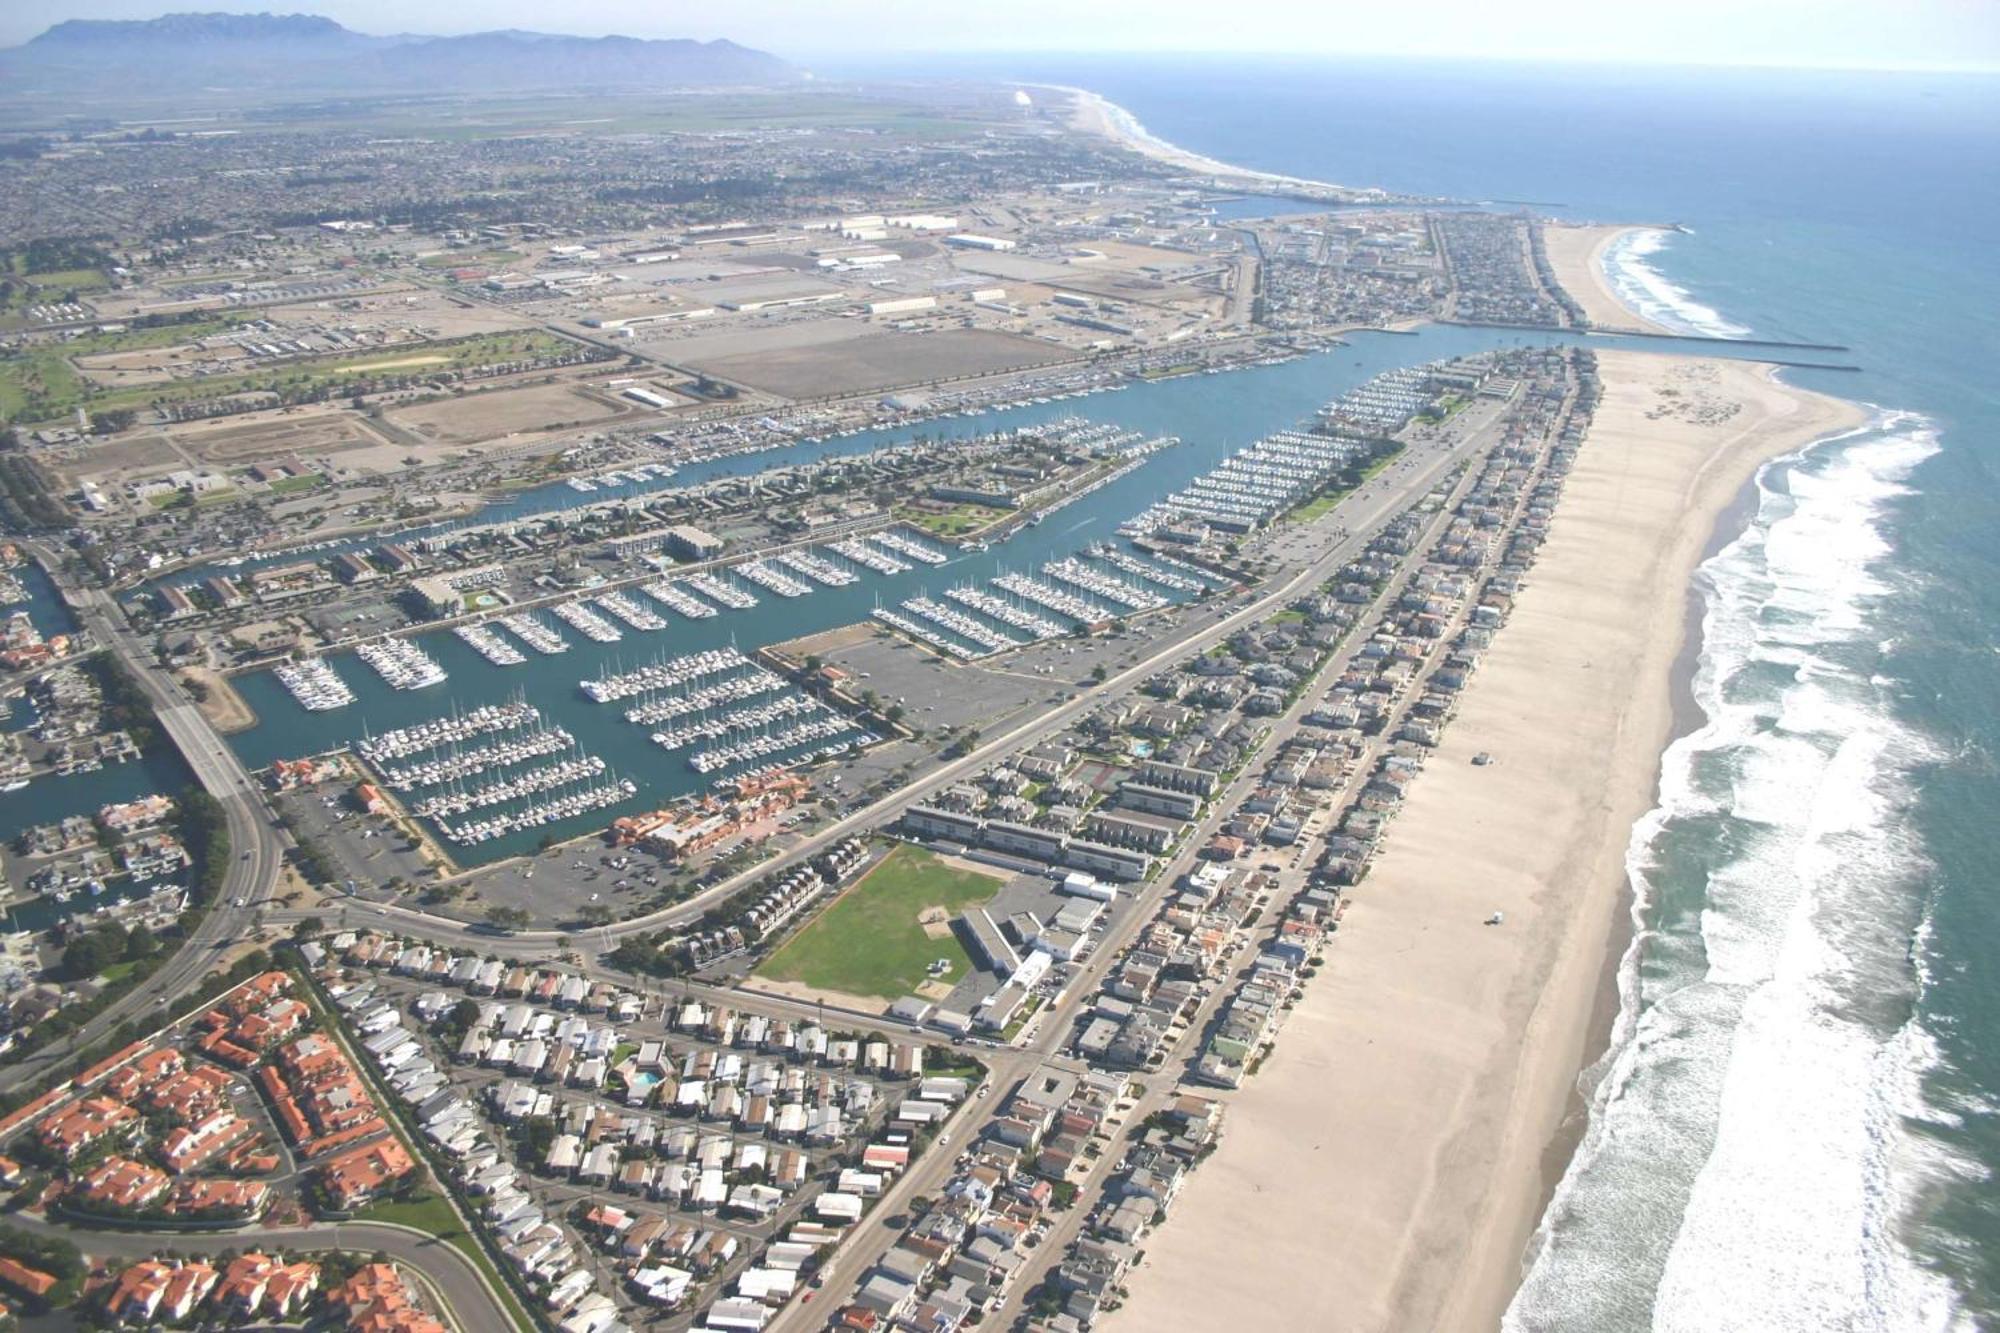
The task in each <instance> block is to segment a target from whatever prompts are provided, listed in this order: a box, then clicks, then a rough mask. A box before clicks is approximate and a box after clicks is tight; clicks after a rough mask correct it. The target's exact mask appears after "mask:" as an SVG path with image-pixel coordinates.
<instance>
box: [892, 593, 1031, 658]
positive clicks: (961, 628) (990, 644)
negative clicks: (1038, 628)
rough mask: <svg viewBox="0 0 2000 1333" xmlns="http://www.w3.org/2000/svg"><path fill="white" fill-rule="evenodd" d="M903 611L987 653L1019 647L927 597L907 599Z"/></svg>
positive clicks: (996, 632)
mask: <svg viewBox="0 0 2000 1333" xmlns="http://www.w3.org/2000/svg"><path fill="white" fill-rule="evenodd" d="M903 609H904V610H905V611H908V612H909V613H910V614H911V615H914V616H921V617H923V618H924V619H925V620H928V621H930V622H932V623H933V624H936V625H941V626H943V627H944V628H945V629H948V630H950V631H951V632H952V633H953V634H955V635H957V636H958V637H959V638H961V639H967V640H970V641H971V642H973V643H976V644H978V645H979V646H980V647H981V648H984V649H985V650H986V651H987V652H989V653H997V652H1000V651H1002V650H1003V649H1007V648H1018V647H1020V646H1021V645H1020V642H1019V641H1018V640H1016V639H1010V638H1008V637H1007V636H1006V635H1005V634H1002V633H1000V632H999V631H997V630H992V629H988V628H987V627H986V626H984V625H982V624H980V623H979V622H978V621H977V620H974V619H973V618H972V617H971V616H968V615H966V614H965V613H964V612H962V611H954V610H952V609H951V608H950V607H948V606H945V605H943V604H941V603H938V602H934V601H932V600H931V599H930V598H928V597H912V598H909V599H908V600H907V601H905V602H904V603H903Z"/></svg>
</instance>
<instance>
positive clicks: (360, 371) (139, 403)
mask: <svg viewBox="0 0 2000 1333" xmlns="http://www.w3.org/2000/svg"><path fill="white" fill-rule="evenodd" d="M223 327H226V325H225V324H224V323H223V322H221V321H203V322H200V323H195V324H173V325H167V326H162V327H159V328H152V329H139V330H134V331H131V332H127V333H116V334H97V335H93V336H90V337H86V338H78V339H75V340H73V341H70V342H63V343H42V344H37V345H35V346H32V347H29V348H25V349H22V350H20V351H17V352H14V353H11V354H9V355H7V356H5V357H0V422H4V423H6V424H15V423H29V422H40V421H48V420H52V419H54V418H57V417H62V416H66V415H68V414H69V413H70V412H72V411H74V410H75V409H76V408H78V407H82V408H83V409H84V410H85V411H87V412H90V413H93V414H97V413H105V412H137V411H141V410H144V409H148V408H164V407H169V406H172V405H175V404H181V403H190V402H209V401H213V400H217V399H227V398H233V397H237V396H239V395H262V396H264V397H266V398H267V399H269V401H268V402H265V403H263V404H261V405H263V406H272V405H277V404H286V403H306V402H315V401H319V400H321V399H324V398H327V397H330V396H335V395H339V394H343V393H347V392H349V391H350V390H352V391H355V392H359V391H362V390H364V389H366V388H368V387H370V385H371V383H373V382H377V381H380V380H382V379H383V378H385V377H387V378H391V379H400V380H409V379H415V378H421V377H422V376H424V375H428V374H436V373H441V372H468V371H476V370H481V369H484V368H487V367H492V366H499V365H505V364H508V363H511V362H516V361H525V360H531V359H535V358H541V357H548V356H557V355H562V354H565V353H571V352H576V351H579V350H581V349H579V348H578V347H577V345H576V344H574V343H571V342H569V341H567V340H566V339H562V338H558V337H557V336H556V335H554V334H552V333H543V332H541V331H539V330H523V331H519V332H509V333H483V334H475V335H473V336H471V337H465V338H453V339H448V340H443V341H438V342H429V343H411V344H406V345H403V346H398V347H390V348H383V349H381V350H378V351H371V352H361V353H344V354H339V355H333V356H323V357H312V358H306V359H301V360H295V361H285V362H281V363H275V364H272V365H269V366H266V367H261V368H256V369H251V370H246V371H241V372H238V373H234V374H222V375H208V376H201V377H197V378H189V379H179V380H172V381H167V382H154V383H148V384H141V385H132V386H129V387H123V388H101V387H98V386H94V385H92V384H90V383H89V382H88V381H87V380H86V379H85V378H84V377H83V376H81V375H80V374H79V373H78V372H77V369H76V366H75V364H74V358H77V357H81V356H93V355H104V354H115V353H120V352H132V351H138V350H142V349H144V348H147V347H156V346H161V345H163V344H165V343H172V342H182V341H187V340H189V339H192V338H196V337H200V336H203V334H204V333H212V332H216V331H218V330H220V329H221V328H223Z"/></svg>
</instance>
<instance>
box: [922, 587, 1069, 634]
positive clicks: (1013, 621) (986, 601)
mask: <svg viewBox="0 0 2000 1333" xmlns="http://www.w3.org/2000/svg"><path fill="white" fill-rule="evenodd" d="M944 595H945V596H946V597H949V598H951V600H952V601H954V602H957V603H959V604H960V605H961V606H969V607H971V608H972V609H973V610H975V611H977V612H979V613H980V614H981V615H983V616H985V617H987V618H988V619H990V620H997V621H999V622H1000V623H1001V624H1003V625H1006V626H1009V627H1010V628H1013V629H1017V630H1020V631H1021V632H1022V633H1024V634H1026V635H1028V636H1029V637H1031V638H1036V639H1053V638H1056V637H1057V636H1058V635H1061V634H1064V633H1066V632H1067V631H1066V630H1065V629H1064V628H1063V626H1062V625H1061V624H1059V623H1057V622H1056V621H1053V620H1050V619H1049V618H1048V617H1047V616H1038V615H1036V614H1035V613H1034V612H1032V611H1027V610H1024V609H1022V608H1021V607H1019V606H1017V605H1015V604H1014V603H1013V602H1010V601H1008V600H1007V599H1006V598H1004V597H995V596H994V595H993V594H992V593H990V592H986V591H984V590H982V589H979V588H975V587H971V586H960V587H956V588H946V589H945V590H944Z"/></svg>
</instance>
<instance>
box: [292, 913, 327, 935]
mask: <svg viewBox="0 0 2000 1333" xmlns="http://www.w3.org/2000/svg"><path fill="white" fill-rule="evenodd" d="M325 933H326V922H324V921H322V920H320V919H319V918H318V917H316V916H308V917H301V918H299V920H298V921H297V922H295V923H294V924H293V926H292V938H293V939H299V940H309V939H311V938H312V937H313V936H315V935H323V934H325Z"/></svg>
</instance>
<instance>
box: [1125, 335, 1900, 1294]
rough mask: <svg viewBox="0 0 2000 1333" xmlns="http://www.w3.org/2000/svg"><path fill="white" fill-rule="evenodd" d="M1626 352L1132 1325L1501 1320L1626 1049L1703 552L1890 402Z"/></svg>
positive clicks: (1138, 1286) (1146, 1281)
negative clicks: (1778, 476) (1813, 448)
mask: <svg viewBox="0 0 2000 1333" xmlns="http://www.w3.org/2000/svg"><path fill="white" fill-rule="evenodd" d="M1600 361H1601V365H1602V371H1603V379H1604V385H1605V400H1604V403H1603V405H1602V406H1601V407H1600V409H1599V411H1598V414H1597V419H1596V421H1595V423H1594V424H1593V426H1592V428H1591V432H1590V437H1589V441H1588V443H1587V445H1586V446H1585V448H1584V450H1583V452H1582V454H1581V456H1580V459H1579V462H1578V465H1577V468H1576V471H1575V472H1574V473H1573V474H1572V476H1571V478H1570V480H1569V484H1568V486H1567V488H1566V490H1565V493H1564V497H1563V500H1562V503H1561V505H1560V507H1559V508H1558V511H1557V515H1556V520H1555V524H1554V527H1553V530H1552V533H1551V536H1550V538H1549V541H1548V543H1547V545H1546V546H1545V548H1544V551H1543V555H1542V558H1541V560H1540V562H1539V563H1538V564H1537V565H1536V567H1535V569H1534V571H1533V572H1532V574H1531V576H1530V579H1529V585H1528V587H1527V588H1526V589H1525V590H1524V591H1523V593H1522V594H1521V596H1520V598H1519V600H1518V602H1517V604H1516V606H1515V608H1514V612H1513V614H1512V616H1511V617H1510V620H1509V623H1508V624H1507V626H1506V627H1505V628H1504V629H1503V630H1502V631H1501V633H1500V634H1499V636H1498V637H1497V639H1496V641H1495V644H1494V646H1493V648H1492V649H1491V650H1489V651H1488V652H1487V654H1486V655H1485V660H1484V663H1483V665H1482V667H1481V669H1480V671H1479V673H1478V674H1477V675H1476V676H1475V677H1474V679H1473V682H1472V684H1471V685H1470V686H1469V687H1468V689H1467V691H1466V694H1465V698H1464V702H1463V705H1462V708H1461V711H1460V714H1459V716H1458V718H1457V719H1456V720H1455V721H1454V722H1453V724H1452V725H1451V727H1450V729H1449V730H1448V731H1447V732H1446V734H1445V740H1444V743H1443V744H1442V745H1441V746H1440V747H1439V750H1438V751H1437V753H1436V755H1435V756H1434V758H1433V759H1432V761H1431V763H1430V765H1429V766H1428V768H1427V770H1426V771H1425V773H1424V775H1423V777H1422V778H1421V779H1420V780H1419V781H1418V783H1417V784H1416V787H1415V790H1414V792H1413V794H1412V796H1411V798H1410V800H1409V802H1408V804H1407V807H1406V809H1405V810H1404V812H1403V814H1402V815H1401V817H1400V818H1399V819H1398V820H1397V821H1396V824H1395V825H1394V826H1393V827H1392V829H1391V830H1390V833H1389V836H1388V840H1387V844H1386V846H1385V850H1384V852H1383V854H1382V855H1381V857H1380V859H1379V860H1378V862H1377V864H1376V866H1375V869H1374V871H1373V873H1372V874H1371V875H1370V876H1369V878H1368V880H1367V881H1366V882H1365V883H1364V884H1362V885H1361V886H1360V887H1359V888H1358V889H1356V890H1355V891H1354V894H1353V901H1352V903H1351V906H1350V907H1349V909H1348V911H1347V913H1346V916H1345V918H1344V920H1343V924H1342V927H1341V930H1340V933H1339V935H1338V936H1337V937H1336V939H1335V940H1334V942H1333V944H1332V946H1331V947H1330V948H1329V949H1328V951H1327V954H1328V965H1327V967H1326V968H1325V969H1324V970H1323V972H1322V974H1321V975H1320V976H1319V977H1318V978H1317V979H1316V980H1314V981H1313V982H1312V983H1311V984H1310V987H1309V989H1308V991H1307V994H1306V997H1305V999H1304V1000H1303V1001H1302V1002H1301V1003H1300V1005H1299V1006H1298V1008H1297V1009H1296V1010H1295V1011H1294V1012H1293V1014H1292V1016H1291V1017H1290V1019H1289V1020H1288V1021H1287V1023H1286V1024H1285V1027H1284V1029H1283V1031H1282V1033H1281V1035H1280V1038H1279V1042H1278V1047H1277V1050H1276V1052H1275V1053H1274V1054H1273V1055H1272V1056H1271V1057H1270V1059H1269V1060H1268V1061H1267V1062H1266V1063H1265V1065H1264V1068H1263V1070H1262V1072H1260V1073H1259V1074H1258V1075H1257V1076H1256V1077H1255V1078H1253V1079H1252V1080H1251V1082H1250V1083H1249V1085H1248V1086H1247V1087H1245V1088H1244V1089H1243V1090H1241V1091H1240V1092H1238V1093H1235V1094H1232V1095H1230V1096H1228V1098H1227V1100H1229V1102H1230V1103H1231V1108H1230V1120H1229V1124H1228V1129H1227V1133H1226V1138H1225V1140H1224V1142H1223V1145H1222V1147H1221V1148H1220V1149H1219V1150H1218V1151H1217V1153H1216V1154H1215V1155H1214V1157H1212V1158H1211V1159H1210V1160H1209V1162H1208V1163H1207V1164H1206V1165H1204V1166H1202V1167H1201V1168H1200V1169H1199V1170H1198V1171H1197V1172H1196V1173H1195V1174H1194V1176H1193V1177H1192V1178H1191V1180H1190V1182H1189V1184H1188V1185H1187V1186H1186V1188H1185V1189H1184V1190H1183V1192H1182V1194H1181V1196H1180V1198H1179V1200H1178V1202H1177V1204H1176V1206H1175V1208H1174V1210H1173V1213H1172V1216H1171V1218H1170V1219H1169V1221H1168V1223H1167V1224H1166V1226H1164V1227H1163V1228H1162V1229H1161V1230H1160V1231H1158V1232H1157V1233H1155V1234H1154V1235H1153V1236H1151V1237H1149V1238H1148V1239H1147V1241H1146V1244H1145V1250H1146V1259H1145V1262H1144V1264H1143V1265H1142V1266H1141V1268H1140V1269H1139V1270H1138V1271H1137V1272H1135V1273H1134V1274H1133V1276H1132V1278H1131V1279H1130V1280H1129V1284H1128V1285H1129V1286H1130V1288H1131V1291H1132V1296H1131V1299H1130V1301H1129V1303H1128V1304H1127V1305H1126V1307H1125V1308H1124V1309H1123V1310H1121V1311H1120V1312H1119V1313H1118V1314H1117V1315H1116V1316H1114V1318H1113V1320H1112V1321H1111V1322H1112V1327H1113V1328H1114V1329H1117V1330H1153V1329H1168V1330H1173V1329H1187V1330H1197V1329H1211V1328H1225V1327H1235V1326H1237V1325H1239V1324H1241V1323H1243V1322H1244V1321H1245V1320H1246V1319H1252V1318H1254V1320H1255V1321H1256V1322H1258V1323H1259V1324H1261V1325H1263V1326H1268V1327H1275V1328H1300V1329H1341V1330H1347V1329H1356V1330H1363V1329H1396V1330H1404V1329H1409V1330H1431V1329H1490V1328H1493V1327H1494V1326H1495V1325H1496V1324H1497V1323H1498V1321H1499V1318H1500V1315H1501V1313H1502V1311H1503V1310H1504V1309H1505V1307H1506V1304H1507V1302H1508V1300H1509V1299H1510V1297H1511V1295H1512V1293H1513V1290H1514V1288H1515V1286H1516V1284H1517V1283H1518V1281H1519V1278H1520V1272H1521V1260H1522V1255H1523V1251H1524V1249H1525V1247H1526V1244H1527V1242H1528V1240H1529V1237H1530V1236H1531V1234H1532V1232H1533V1229H1534V1226H1535V1224H1536V1221H1537V1220H1538V1218H1539V1215H1540V1212H1541V1209H1542V1206H1543V1203H1544V1201H1545V1199H1546V1196H1547V1191H1548V1188H1549V1185H1550V1183H1551V1180H1552V1174H1551V1173H1560V1171H1561V1169H1562V1165H1563V1163H1564V1162H1565V1161H1566V1160H1567V1155H1568V1150H1569V1147H1570V1145H1571V1144H1572V1143H1573V1141H1574V1138H1575V1133H1576V1128H1577V1120H1576V1114H1575V1113H1576V1111H1577V1109H1578V1102H1577V1098H1576V1095H1575V1093H1576V1086H1577V1080H1578V1071H1579V1070H1580V1069H1581V1068H1583V1067H1584V1065H1585V1064H1586V1062H1587V1061H1588V1060H1589V1059H1590V1058H1591V1057H1592V1056H1593V1055H1594V1054H1595V1053H1596V1050H1597V1049H1601V1046H1602V1041H1603V1035H1602V1034H1603V1031H1604V1029H1605V1027H1606V1025H1607V1020H1608V1018H1609V1013H1608V1011H1607V1010H1606V1009H1605V1001H1604V997H1605V982H1606V978H1607V976H1608V974H1609V970H1610V968H1611V967H1612V966H1614V965H1615V960H1616V958H1617V957H1618V955H1619V953H1620V952H1621V951H1622V949H1623V947H1624V944H1625V941H1626V939H1627V937H1628V935H1629V922H1628V920H1627V907H1626V904H1627V901H1628V897H1627V884H1626V874H1625V853H1626V848H1627V844H1628V842H1629V840H1630V836H1631V830H1632V826H1633V824H1634V822H1635V821H1636V820H1637V819H1638V818H1639V816H1641V815H1642V814H1643V813H1644V812H1645V811H1646V810H1648V809H1649V808H1650V807H1651V805H1652V803H1653V799H1654V790H1655V786H1656V783H1657V780H1658V772H1659V763H1660V755H1661V752H1662V751H1663V750H1664V748H1665V747H1666V745H1667V743H1668V741H1669V740H1670V738H1671V737H1672V735H1673V734H1674V732H1675V730H1676V718H1675V707H1674V704H1675V695H1676V690H1675V687H1674V676H1675V670H1676V663H1677V661H1679V660H1680V659H1681V657H1682V654H1683V649H1684V645H1685V642H1686V638H1687V635H1688V633H1689V628H1690V627H1689V622H1688V616H1687V590H1688V587H1689V583H1690V580H1691V577H1692V575H1693V572H1694V569H1695V566H1696V565H1697V564H1698V563H1699V562H1700V560H1701V559H1702V558H1703V556H1704V555H1705V554H1706V552H1707V550H1708V547H1709V543H1710V539H1711V533H1713V532H1714V531H1715V529H1716V526H1717V523H1718V521H1719V520H1721V519H1722V518H1723V517H1724V516H1725V515H1726V514H1728V513H1729V512H1730V510H1731V508H1732V506H1734V505H1735V504H1736V503H1737V499H1738V497H1739V495H1740V494H1741V493H1742V491H1743V489H1744V487H1745V485H1746V484H1747V483H1748V481H1749V480H1750V478H1751V477H1752V476H1753V475H1754V473H1755V470H1756V468H1757V467H1758V466H1759V465H1760V464H1762V463H1763V462H1765V461H1766V460H1768V459H1770V458H1772V457H1775V456H1777V455H1779V454H1783V453H1787V452H1790V451H1792V450H1794V449H1797V448H1798V447H1800V446H1801V445H1804V444H1806V443H1808V442H1810V441H1811V440H1813V439H1816V438H1819V437H1821V436H1823V435H1826V434H1829V433H1832V432H1834V431H1837V430H1842V429H1846V428H1849V427H1851V426H1853V425H1856V424H1859V422H1860V421H1861V420H1862V416H1863V414H1862V413H1861V411H1860V409H1858V408H1855V407H1853V406H1852V405H1850V404H1846V403H1842V402H1840V401H1838V400H1836V399H1831V398H1826V397H1822V396H1820V395H1816V394H1810V393H1806V392H1802V391H1798V390H1793V389H1791V388H1788V387H1786V386H1784V385H1782V384H1779V383H1778V382H1776V381H1775V380H1774V379H1773V378H1771V375H1770V371H1769V368H1768V367H1764V366H1759V365H1755V364H1752V363H1747V362H1724V361H1691V360H1685V359H1680V358H1668V357H1662V356H1653V355H1649V354H1645V353H1637V352H1625V351H1619V352H1608V353H1600ZM1481 751H1485V752H1488V753H1490V754H1491V755H1492V756H1493V758H1494V761H1495V762H1494V763H1493V764H1492V765H1491V766H1488V767H1474V766H1473V765H1472V763H1471V762H1470V761H1471V758H1472V756H1473V755H1474V754H1476V753H1479V752H1481ZM1496 910H1498V911H1504V913H1505V915H1506V922H1505V924H1504V925H1501V926H1487V925H1484V924H1482V923H1483V922H1484V921H1485V919H1486V918H1487V917H1488V916H1489V915H1490V914H1491V913H1493V912H1494V911H1496ZM1253 1312H1254V1314H1253Z"/></svg>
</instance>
